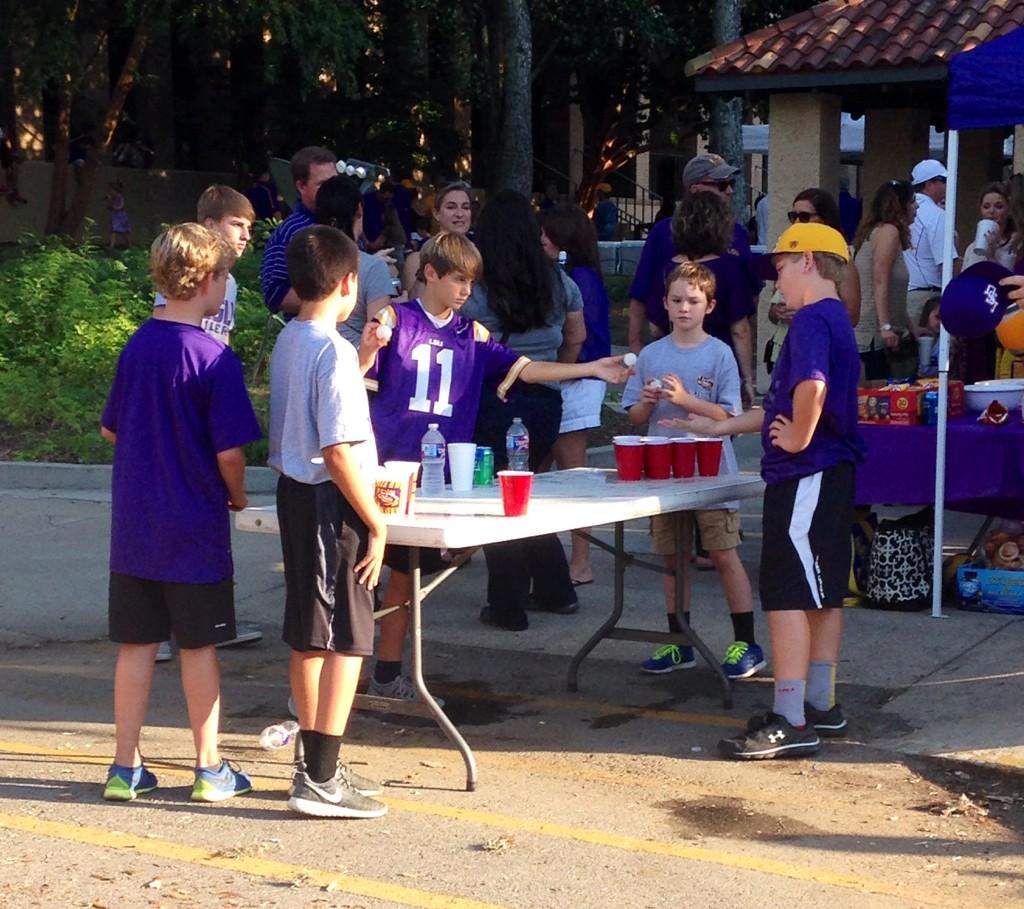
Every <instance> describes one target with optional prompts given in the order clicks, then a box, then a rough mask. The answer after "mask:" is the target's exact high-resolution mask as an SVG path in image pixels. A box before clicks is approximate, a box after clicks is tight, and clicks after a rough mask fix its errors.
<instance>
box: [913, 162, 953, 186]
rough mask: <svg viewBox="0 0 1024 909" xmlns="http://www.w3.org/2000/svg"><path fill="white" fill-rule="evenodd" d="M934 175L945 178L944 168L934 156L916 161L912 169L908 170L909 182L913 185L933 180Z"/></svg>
mask: <svg viewBox="0 0 1024 909" xmlns="http://www.w3.org/2000/svg"><path fill="white" fill-rule="evenodd" d="M936 177H942V178H943V179H945V178H946V168H945V167H944V166H943V164H942V162H941V161H936V160H935V159H934V158H926V159H925V160H924V161H918V162H917V164H916V165H914V169H913V170H912V171H911V172H910V182H911V183H912V184H913V185H914V186H920V185H921V184H922V183H927V182H928V181H929V180H934V179H935V178H936Z"/></svg>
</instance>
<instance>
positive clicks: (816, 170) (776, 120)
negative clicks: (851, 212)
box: [754, 94, 840, 391]
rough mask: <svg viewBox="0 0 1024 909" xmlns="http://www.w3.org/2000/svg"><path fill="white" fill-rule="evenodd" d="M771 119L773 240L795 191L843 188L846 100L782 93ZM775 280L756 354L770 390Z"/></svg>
mask: <svg viewBox="0 0 1024 909" xmlns="http://www.w3.org/2000/svg"><path fill="white" fill-rule="evenodd" d="M769 111H770V113H769V117H768V122H769V123H770V124H771V133H770V136H769V139H768V244H767V245H768V246H769V248H771V246H773V245H774V244H775V241H776V240H777V239H778V237H779V234H781V233H782V232H783V230H785V229H786V228H787V227H788V226H789V222H788V221H787V220H786V212H787V211H789V205H790V203H791V202H792V201H793V197H794V196H795V195H796V194H797V193H798V192H800V191H801V190H804V189H807V187H809V186H820V187H821V188H822V189H825V190H828V191H829V192H830V193H832V194H833V195H837V194H838V192H839V121H840V104H839V98H838V97H837V96H835V95H826V94H782V95H772V96H771V99H770V101H769ZM771 291H772V288H771V285H769V286H768V287H767V288H766V289H765V292H764V293H763V294H762V295H761V303H760V305H759V306H758V308H757V329H756V332H755V337H756V340H755V345H754V360H755V363H756V365H757V387H758V389H760V390H761V391H765V390H766V389H767V387H768V375H767V373H766V372H765V369H764V364H763V361H762V356H761V354H762V352H763V349H764V344H765V341H766V340H767V339H768V338H769V337H771V332H772V331H773V330H774V326H772V324H771V322H769V321H768V299H769V296H770V294H771Z"/></svg>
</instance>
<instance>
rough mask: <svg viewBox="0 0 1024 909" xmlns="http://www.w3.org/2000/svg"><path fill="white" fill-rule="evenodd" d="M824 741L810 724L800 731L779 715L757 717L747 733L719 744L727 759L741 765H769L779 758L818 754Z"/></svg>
mask: <svg viewBox="0 0 1024 909" xmlns="http://www.w3.org/2000/svg"><path fill="white" fill-rule="evenodd" d="M820 747H821V739H820V738H819V737H818V733H817V732H815V731H814V727H813V726H811V725H810V723H808V724H807V726H805V727H804V728H803V729H797V728H796V727H795V726H793V725H791V724H790V722H789V721H788V720H787V719H786V718H785V717H783V716H779V715H778V714H777V713H770V712H769V713H765V714H762V715H761V716H756V717H754V718H753V719H751V720H750V722H749V723H747V731H746V732H744V733H742V734H741V735H737V736H733V737H732V738H729V739H722V740H721V741H720V742H719V743H718V751H719V753H720V754H722V755H724V756H725V757H731V758H736V759H737V760H741V761H766V760H769V759H771V758H777V757H803V756H804V755H808V754H814V753H815V752H816V751H817V750H818V749H819V748H820Z"/></svg>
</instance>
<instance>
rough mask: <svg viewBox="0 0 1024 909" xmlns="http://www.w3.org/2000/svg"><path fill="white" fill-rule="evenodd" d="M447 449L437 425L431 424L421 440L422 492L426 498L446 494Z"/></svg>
mask: <svg viewBox="0 0 1024 909" xmlns="http://www.w3.org/2000/svg"><path fill="white" fill-rule="evenodd" d="M447 448H448V446H447V445H446V444H445V441H444V436H443V435H441V433H440V431H439V430H438V428H437V424H436V423H431V424H429V425H428V426H427V431H426V432H425V433H424V434H423V438H422V439H421V440H420V464H421V465H422V466H423V473H422V474H421V479H420V492H421V493H422V494H423V495H425V496H439V495H441V493H443V492H444V461H445V456H446V454H447Z"/></svg>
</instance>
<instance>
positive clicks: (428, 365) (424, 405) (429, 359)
mask: <svg viewBox="0 0 1024 909" xmlns="http://www.w3.org/2000/svg"><path fill="white" fill-rule="evenodd" d="M409 356H411V357H412V359H413V360H415V361H416V389H415V391H414V392H413V396H412V397H411V398H409V410H415V411H418V412H419V413H431V412H433V413H434V414H436V415H437V416H439V417H450V416H451V415H452V404H451V400H450V396H451V391H452V364H453V363H454V359H455V352H454V351H453V350H451V349H449V348H447V347H440V348H438V347H434V346H432V345H430V344H417V345H416V346H415V347H414V348H413V349H412V351H411V352H410V354H409ZM435 362H436V363H437V365H438V367H440V370H441V380H440V384H439V387H438V390H437V400H436V401H431V400H430V398H429V397H428V395H429V393H430V375H431V373H432V372H433V366H434V363H435Z"/></svg>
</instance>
